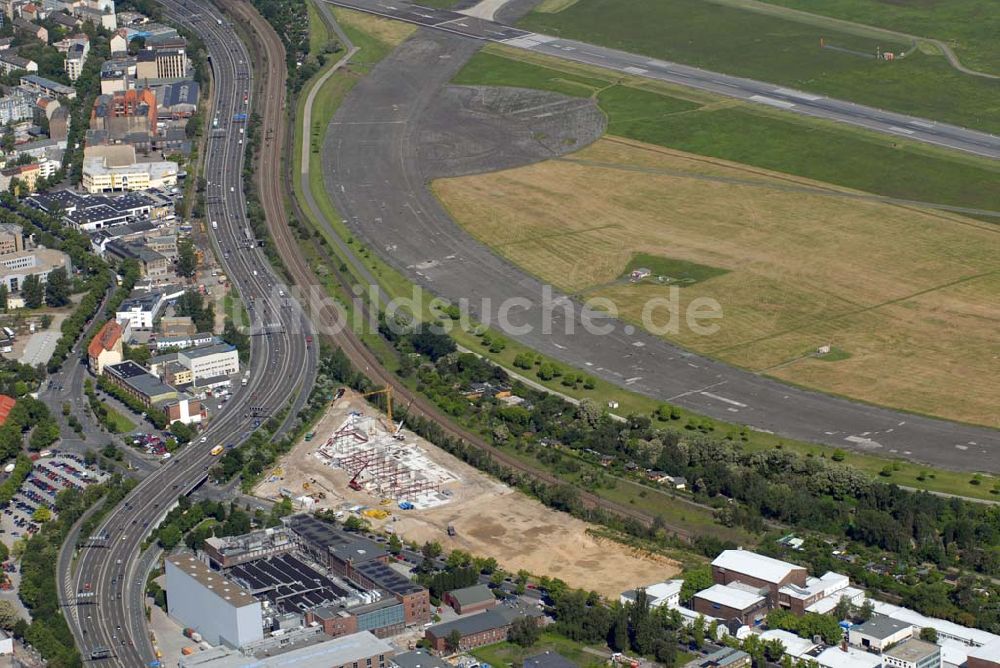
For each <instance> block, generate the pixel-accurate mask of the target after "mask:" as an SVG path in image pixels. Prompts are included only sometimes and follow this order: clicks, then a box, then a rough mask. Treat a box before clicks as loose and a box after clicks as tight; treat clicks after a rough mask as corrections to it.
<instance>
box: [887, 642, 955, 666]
mask: <svg viewBox="0 0 1000 668" xmlns="http://www.w3.org/2000/svg"><path fill="white" fill-rule="evenodd" d="M883 654H884V655H885V656H891V657H892V658H894V659H899V660H900V661H910V662H912V663H917V662H918V661H920V660H921V659H925V658H927V657H929V656H936V655H939V654H941V648H940V647H938V646H937V645H934V644H931V643H929V642H925V641H923V640H917V639H916V638H910V639H909V640H904V641H903V642H901V643H899V644H898V645H896V646H895V647H893V648H892V649H887V650H885V651H884V652H883Z"/></svg>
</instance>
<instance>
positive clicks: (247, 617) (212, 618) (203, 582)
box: [165, 554, 264, 647]
mask: <svg viewBox="0 0 1000 668" xmlns="http://www.w3.org/2000/svg"><path fill="white" fill-rule="evenodd" d="M165 565H166V583H167V587H166V589H167V601H168V603H167V605H168V612H169V614H170V616H171V617H173V618H174V619H176V620H177V621H178V622H179V623H180V624H181V625H183V626H186V627H190V628H193V629H194V630H195V631H197V632H198V633H200V634H201V636H202V637H203V638H204V639H205V640H206V641H208V642H209V643H211V644H213V645H219V644H225V645H228V646H229V647H242V646H243V645H246V644H247V643H250V642H253V641H255V640H260V639H262V638H263V637H264V630H263V622H262V613H261V604H260V601H258V600H257V599H255V598H254V597H253V596H252V595H251V594H250V592H249V591H247V590H246V589H244V588H242V587H240V586H239V585H238V584H236V583H234V582H232V581H230V580H228V579H227V578H225V577H223V576H222V575H220V574H219V573H217V572H215V571H213V570H212V569H211V568H209V567H208V566H207V565H205V564H204V563H203V562H201V561H199V560H198V559H196V558H195V557H194V556H193V555H188V554H181V555H174V556H171V557H168V558H167V559H166V560H165Z"/></svg>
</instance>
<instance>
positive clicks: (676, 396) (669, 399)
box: [667, 380, 726, 401]
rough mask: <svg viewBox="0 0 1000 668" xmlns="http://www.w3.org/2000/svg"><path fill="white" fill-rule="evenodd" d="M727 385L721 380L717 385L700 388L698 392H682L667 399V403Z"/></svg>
mask: <svg viewBox="0 0 1000 668" xmlns="http://www.w3.org/2000/svg"><path fill="white" fill-rule="evenodd" d="M725 384H726V381H724V380H720V381H719V382H717V383H712V384H711V385H706V386H705V387H702V388H698V389H696V390H688V391H687V392H681V393H680V394H675V395H674V396H672V397H667V401H673V400H675V399H680V398H681V397H686V396H689V395H692V394H698V393H699V392H704V391H705V390H711V389H714V388H716V387H719V386H720V385H725Z"/></svg>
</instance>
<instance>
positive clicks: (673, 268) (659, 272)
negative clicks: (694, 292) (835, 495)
mask: <svg viewBox="0 0 1000 668" xmlns="http://www.w3.org/2000/svg"><path fill="white" fill-rule="evenodd" d="M637 269H648V270H650V271H651V272H652V275H651V276H650V277H649V279H648V280H651V281H654V282H655V281H657V280H659V279H660V278H663V279H664V281H663V282H664V283H670V284H675V283H676V284H677V285H679V286H680V287H684V286H685V285H694V284H695V283H699V282H701V281H707V280H708V279H710V278H715V277H716V276H722V275H723V274H728V273H729V270H728V269H720V268H718V267H709V266H708V265H706V264H698V263H697V262H688V261H687V260H675V259H673V258H669V257H660V256H658V255H650V254H648V253H636V254H635V255H633V256H632V259H631V260H629V263H628V265H627V266H626V267H625V271H624V272H623V275H624V276H628V275H629V274H631V273H632V272H633V271H635V270H637Z"/></svg>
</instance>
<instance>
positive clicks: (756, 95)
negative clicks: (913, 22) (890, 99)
mask: <svg viewBox="0 0 1000 668" xmlns="http://www.w3.org/2000/svg"><path fill="white" fill-rule="evenodd" d="M326 1H327V2H329V3H330V4H332V5H336V6H338V7H347V8H350V9H357V10H360V11H363V12H368V13H371V14H377V15H379V16H385V17H387V18H392V19H397V20H399V21H405V22H407V23H412V24H414V25H419V26H423V27H426V28H433V29H434V30H439V31H442V32H447V33H450V34H454V35H459V36H462V37H466V38H470V39H474V40H477V41H480V42H495V43H497V44H505V45H507V46H512V47H515V48H518V49H525V50H527V51H533V52H535V53H541V54H544V55H547V56H554V57H556V58H562V59H563V60H571V61H573V62H577V63H582V64H585V65H594V66H596V67H603V68H605V69H609V70H614V71H616V72H622V73H623V74H629V75H632V76H637V77H644V78H648V79H655V80H658V81H666V82H669V83H673V84H680V85H682V86H690V87H691V88H697V89H700V90H705V91H709V92H712V93H716V94H718V95H724V96H726V97H733V98H737V99H741V100H747V101H749V102H755V103H757V104H762V105H766V106H769V107H773V108H776V109H782V110H786V111H790V112H795V113H799V114H804V115H806V116H813V117H816V118H823V119H826V120H830V121H836V122H840V123H847V124H848V125H854V126H857V127H862V128H866V129H868V130H874V131H876V132H881V133H885V134H889V135H894V136H897V137H900V138H904V139H909V140H912V141H919V142H923V143H926V144H934V145H936V146H943V147H947V148H951V149H955V150H958V151H964V152H966V153H974V154H976V155H980V156H984V157H987V158H994V159H1000V137H996V136H994V135H991V134H989V133H986V132H977V131H975V130H969V129H966V128H962V127H958V126H955V125H948V124H946V123H938V122H936V121H933V120H928V119H923V118H917V117H914V116H907V115H905V114H897V113H893V112H889V111H882V110H881V109H875V108H873V107H866V106H863V105H860V104H854V103H851V102H844V101H842V100H836V99H833V98H830V97H826V96H823V95H814V94H812V93H809V92H806V91H799V90H793V89H790V88H784V87H781V86H776V85H774V84H769V83H766V82H763V81H755V80H753V79H744V78H742V77H734V76H729V75H726V74H720V73H718V72H710V71H708V70H703V69H700V68H697V67H689V66H687V65H681V64H679V63H672V62H668V61H665V60H657V59H651V58H648V57H646V56H642V55H639V54H635V53H629V52H627V51H619V50H617V49H608V48H605V47H601V46H596V45H593V44H587V43H585V42H577V41H574V40H569V39H560V38H557V37H552V36H550V35H543V34H540V33H532V32H528V31H526V30H521V29H519V28H513V27H511V26H508V25H504V24H503V23H498V22H496V21H486V20H483V19H480V18H475V17H471V16H467V15H465V14H462V13H459V12H456V11H450V10H447V9H432V8H429V7H422V6H420V5H418V4H411V3H408V2H404V1H402V0H398V1H397V0H326Z"/></svg>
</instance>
